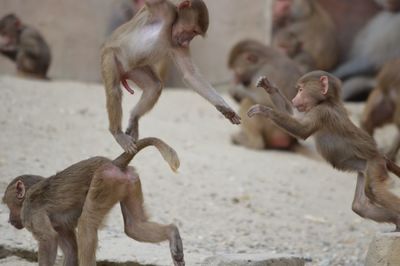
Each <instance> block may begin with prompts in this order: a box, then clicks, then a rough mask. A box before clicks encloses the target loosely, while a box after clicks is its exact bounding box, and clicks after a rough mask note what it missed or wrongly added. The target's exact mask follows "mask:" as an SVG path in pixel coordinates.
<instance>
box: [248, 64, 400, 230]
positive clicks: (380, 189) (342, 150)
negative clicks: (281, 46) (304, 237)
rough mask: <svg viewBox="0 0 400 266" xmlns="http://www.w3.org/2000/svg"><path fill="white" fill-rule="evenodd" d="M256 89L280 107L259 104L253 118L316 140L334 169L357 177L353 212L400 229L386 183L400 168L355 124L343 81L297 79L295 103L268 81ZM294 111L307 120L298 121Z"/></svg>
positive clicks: (398, 206) (399, 203) (397, 203)
mask: <svg viewBox="0 0 400 266" xmlns="http://www.w3.org/2000/svg"><path fill="white" fill-rule="evenodd" d="M257 85H258V86H259V87H262V88H263V89H264V90H265V91H266V92H267V93H268V94H269V95H270V96H271V99H272V101H273V102H274V104H275V107H274V108H271V107H267V106H263V105H255V106H253V107H252V108H250V109H249V112H248V115H249V117H253V116H256V115H262V116H264V117H267V118H269V119H271V120H272V121H273V122H274V123H275V124H276V125H278V126H279V127H281V128H282V129H284V130H286V131H287V132H288V133H290V134H292V135H293V136H296V137H298V138H301V139H307V138H308V137H310V136H312V135H314V136H315V142H316V146H317V150H318V152H319V153H320V154H321V156H322V157H323V158H324V159H325V160H326V161H328V162H329V163H330V164H331V165H332V166H333V167H334V168H336V169H338V170H341V171H350V172H357V173H358V178H357V185H356V193H355V197H354V201H353V204H352V209H353V211H354V212H356V213H357V214H358V215H360V216H361V217H364V218H368V219H372V220H374V221H376V222H387V223H393V224H394V225H396V230H397V231H398V230H400V227H399V226H400V198H398V197H397V196H396V195H394V194H393V193H391V192H390V191H389V190H388V189H387V187H386V184H385V182H386V181H387V180H388V178H389V175H388V170H389V171H392V172H394V173H395V174H396V175H398V176H400V171H399V170H400V168H399V167H398V166H397V165H396V164H394V163H393V162H392V161H390V160H388V159H387V158H386V157H385V156H383V155H382V154H381V153H380V152H379V151H378V149H377V147H376V143H375V141H374V139H373V138H372V137H371V136H370V135H368V133H367V132H365V131H364V130H362V129H360V128H358V127H356V126H355V125H354V124H353V123H352V122H351V120H350V119H349V117H348V114H347V112H346V109H345V107H344V105H343V102H342V101H341V99H340V89H341V88H340V86H341V82H340V80H339V79H338V78H337V77H335V76H333V75H332V74H330V73H328V72H325V71H312V72H309V73H307V74H305V75H304V76H302V77H301V78H300V79H299V80H298V82H297V86H296V87H297V89H298V92H297V95H296V96H295V97H294V98H293V100H292V102H290V101H289V100H288V99H287V98H286V97H285V96H284V94H283V93H282V92H281V91H280V89H279V88H277V87H275V86H273V85H271V83H270V82H269V80H268V79H267V78H266V77H262V78H260V80H259V82H258V84H257ZM293 107H294V108H296V109H297V110H298V111H299V112H301V113H303V114H304V117H302V118H300V119H298V118H295V117H293V116H292V114H293Z"/></svg>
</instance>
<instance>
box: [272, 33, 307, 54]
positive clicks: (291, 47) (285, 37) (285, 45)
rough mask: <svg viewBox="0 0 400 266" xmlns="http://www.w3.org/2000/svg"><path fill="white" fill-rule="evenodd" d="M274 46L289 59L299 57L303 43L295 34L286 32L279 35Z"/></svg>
mask: <svg viewBox="0 0 400 266" xmlns="http://www.w3.org/2000/svg"><path fill="white" fill-rule="evenodd" d="M274 46H275V47H277V48H278V49H279V50H280V51H281V52H282V53H283V54H285V55H287V56H289V57H293V56H295V55H297V54H298V53H299V52H300V51H301V49H302V43H301V42H300V40H299V39H298V38H297V37H296V36H295V34H294V33H293V32H285V31H281V32H278V33H277V35H276V37H275V40H274Z"/></svg>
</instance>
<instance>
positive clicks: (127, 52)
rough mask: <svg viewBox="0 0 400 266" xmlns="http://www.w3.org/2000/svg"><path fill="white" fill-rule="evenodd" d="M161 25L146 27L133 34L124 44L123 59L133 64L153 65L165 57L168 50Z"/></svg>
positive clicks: (155, 24)
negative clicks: (127, 59)
mask: <svg viewBox="0 0 400 266" xmlns="http://www.w3.org/2000/svg"><path fill="white" fill-rule="evenodd" d="M165 31H166V29H165V28H164V25H163V24H162V23H154V24H150V25H146V26H144V27H143V28H141V29H138V30H137V31H135V32H133V33H132V34H131V35H129V37H128V38H127V39H126V40H125V42H124V45H123V46H124V49H123V53H124V55H123V56H124V57H125V58H129V61H130V62H132V63H135V64H141V63H142V64H153V63H157V62H158V61H159V60H160V59H162V58H163V57H164V56H166V54H167V52H168V50H169V49H168V48H169V42H168V38H167V36H166V35H165Z"/></svg>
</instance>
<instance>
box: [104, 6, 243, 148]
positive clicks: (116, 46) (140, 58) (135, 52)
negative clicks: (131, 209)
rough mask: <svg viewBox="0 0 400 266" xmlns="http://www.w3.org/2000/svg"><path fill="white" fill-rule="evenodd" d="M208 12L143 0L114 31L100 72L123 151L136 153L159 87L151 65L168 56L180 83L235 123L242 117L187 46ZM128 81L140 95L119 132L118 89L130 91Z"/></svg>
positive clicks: (204, 26) (113, 130)
mask: <svg viewBox="0 0 400 266" xmlns="http://www.w3.org/2000/svg"><path fill="white" fill-rule="evenodd" d="M208 24H209V20H208V9H207V6H206V5H205V4H204V2H203V1H202V0H190V1H189V0H185V1H181V2H180V3H179V4H178V6H175V5H174V4H173V3H172V2H170V1H169V0H146V1H145V6H144V7H143V8H142V9H141V10H140V11H139V12H138V13H137V14H136V15H135V16H134V17H133V18H132V20H131V21H129V22H128V23H126V24H124V25H122V26H121V27H119V28H118V29H116V30H115V31H114V33H113V34H112V36H111V37H110V39H109V40H108V41H107V42H106V43H105V44H104V47H103V49H102V57H101V69H102V76H103V81H104V85H105V89H106V98H107V111H108V118H109V123H110V125H109V130H110V132H111V133H112V134H113V136H114V138H115V140H116V141H117V142H118V143H119V145H120V146H121V147H122V148H123V149H124V150H125V151H126V152H131V153H132V152H134V151H135V149H136V145H135V142H136V140H137V139H138V135H139V132H138V120H139V118H140V117H142V116H143V115H144V114H145V113H147V112H148V111H150V110H151V109H152V108H153V107H154V105H155V104H156V102H157V101H158V98H159V97H160V94H161V90H162V88H163V85H162V82H161V81H160V79H159V77H158V76H157V74H156V73H155V72H154V69H153V65H154V64H156V63H157V62H159V61H160V60H162V59H163V58H164V57H165V56H167V55H170V56H171V57H172V58H173V59H174V61H175V63H176V65H177V66H178V68H179V69H180V70H181V72H182V73H183V79H184V81H185V82H186V83H187V84H188V85H190V87H192V88H193V89H194V90H195V91H196V92H197V93H199V94H200V95H201V96H202V97H204V98H205V99H207V100H208V101H209V102H210V103H212V104H213V105H214V106H215V107H216V108H217V110H219V111H220V112H221V113H222V114H223V115H224V116H225V117H226V118H228V119H229V120H230V121H231V122H232V123H233V124H239V123H240V117H239V116H238V115H237V114H236V113H235V112H234V111H233V110H232V108H230V107H229V106H228V104H227V103H226V102H225V101H224V99H223V98H222V97H221V96H220V95H218V93H217V92H216V91H215V89H214V88H213V87H212V86H211V85H210V83H209V82H207V81H206V80H205V79H204V78H203V77H202V75H201V74H200V72H199V71H198V69H197V67H196V66H195V65H194V64H193V62H192V60H191V57H190V53H189V45H190V42H191V40H192V39H193V38H194V37H196V36H197V35H202V36H204V35H205V34H206V32H207V29H208ZM127 80H131V81H133V82H134V83H135V84H136V85H137V86H138V87H139V88H141V89H142V90H143V94H142V96H141V98H140V100H139V102H138V103H137V104H136V106H135V108H134V109H133V110H132V112H131V115H130V119H129V125H128V129H127V130H126V132H125V133H123V132H122V129H121V121H122V107H121V99H122V90H121V88H120V83H122V85H123V86H124V88H125V89H127V90H128V91H129V92H131V93H133V90H132V89H131V88H130V87H129V85H128V83H127Z"/></svg>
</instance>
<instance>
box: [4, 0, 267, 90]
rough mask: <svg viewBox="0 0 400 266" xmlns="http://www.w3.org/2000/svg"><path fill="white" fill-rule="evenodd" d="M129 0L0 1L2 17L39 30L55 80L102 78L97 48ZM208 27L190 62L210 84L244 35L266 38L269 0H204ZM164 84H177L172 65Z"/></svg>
mask: <svg viewBox="0 0 400 266" xmlns="http://www.w3.org/2000/svg"><path fill="white" fill-rule="evenodd" d="M132 2H134V1H130V0H112V1H110V0H85V1H80V0H71V1H53V0H40V1H39V2H38V1H24V0H0V6H1V9H0V16H1V17H2V16H4V15H5V14H8V13H10V12H13V13H15V14H16V15H17V16H19V17H20V18H21V20H23V22H24V23H26V24H28V25H31V26H32V27H34V28H36V29H38V30H39V31H40V32H41V33H42V34H43V36H45V39H46V40H47V42H48V43H49V46H50V47H51V50H52V55H53V60H52V64H51V67H50V70H49V76H50V77H51V78H54V79H71V80H80V81H90V82H99V81H100V70H99V62H100V47H101V45H102V43H103V42H104V41H105V39H106V37H107V35H108V34H109V29H110V24H111V23H113V20H114V21H115V20H123V17H124V15H125V14H124V12H123V11H121V9H122V10H123V9H124V8H125V10H126V9H128V8H130V6H132V4H131V5H130V3H132ZM205 2H206V3H207V5H208V8H209V12H210V17H211V21H210V29H209V32H208V34H207V37H206V39H204V40H202V39H201V38H200V37H198V38H196V39H195V40H194V45H192V52H193V57H194V61H195V62H196V63H197V64H198V66H199V68H200V69H201V71H202V72H203V73H204V75H205V76H206V77H207V78H209V79H210V80H211V81H212V82H218V81H223V80H227V79H228V70H227V67H226V64H227V59H226V57H227V54H228V52H229V49H230V47H231V46H232V45H233V44H234V43H235V42H237V41H239V40H240V39H242V38H244V37H252V38H255V39H258V40H260V41H264V42H268V41H269V40H270V27H271V23H270V21H271V19H270V18H271V16H270V8H269V6H270V5H271V3H272V2H271V0H252V1H251V5H249V3H248V1H243V0H218V1H213V0H206V1H205ZM0 73H9V74H12V73H15V65H14V64H13V63H12V62H9V61H8V60H7V59H4V58H0ZM167 84H168V85H170V86H176V85H180V84H181V78H180V77H179V76H176V73H175V72H174V70H173V69H172V70H171V71H170V73H168V81H167Z"/></svg>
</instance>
